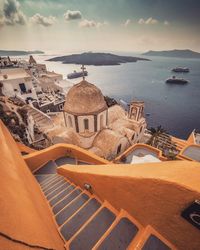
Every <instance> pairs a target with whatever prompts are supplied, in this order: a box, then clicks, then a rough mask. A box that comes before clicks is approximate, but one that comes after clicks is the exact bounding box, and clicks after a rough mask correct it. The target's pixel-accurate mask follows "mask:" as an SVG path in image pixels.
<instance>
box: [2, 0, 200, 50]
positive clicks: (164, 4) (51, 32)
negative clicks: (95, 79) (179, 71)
mask: <svg viewBox="0 0 200 250" xmlns="http://www.w3.org/2000/svg"><path fill="white" fill-rule="evenodd" d="M199 11H200V1H199V0H0V49H15V50H35V49H40V50H44V51H53V52H54V51H57V52H61V51H66V52H67V51H68V52H72V51H91V50H92V51H130V52H131V51H132V52H135V51H147V50H150V49H151V50H163V49H174V48H177V49H186V48H189V49H193V50H195V51H198V52H200V12H199Z"/></svg>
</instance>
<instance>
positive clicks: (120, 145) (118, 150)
mask: <svg viewBox="0 0 200 250" xmlns="http://www.w3.org/2000/svg"><path fill="white" fill-rule="evenodd" d="M121 149H122V144H119V146H118V148H117V155H118V154H119V153H120V152H121Z"/></svg>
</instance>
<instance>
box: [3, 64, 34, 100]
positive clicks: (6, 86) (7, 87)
mask: <svg viewBox="0 0 200 250" xmlns="http://www.w3.org/2000/svg"><path fill="white" fill-rule="evenodd" d="M0 82H1V83H2V85H3V87H2V92H3V94H4V95H6V96H8V97H14V96H17V97H19V98H21V99H23V100H24V101H26V100H27V98H31V99H35V100H37V99H38V98H37V94H36V90H35V88H34V85H33V81H32V77H31V75H30V74H28V73H27V71H26V70H25V69H23V68H6V69H0Z"/></svg>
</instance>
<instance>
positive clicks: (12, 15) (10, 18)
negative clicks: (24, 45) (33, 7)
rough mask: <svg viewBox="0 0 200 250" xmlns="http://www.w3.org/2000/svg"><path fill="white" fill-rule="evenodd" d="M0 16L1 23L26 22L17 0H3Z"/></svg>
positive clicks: (22, 23) (21, 23)
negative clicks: (0, 14)
mask: <svg viewBox="0 0 200 250" xmlns="http://www.w3.org/2000/svg"><path fill="white" fill-rule="evenodd" d="M2 16H3V17H2V18H1V17H0V19H1V21H0V22H1V24H2V25H4V24H7V25H15V24H20V25H24V24H26V15H25V14H24V13H23V12H22V11H21V10H20V4H19V2H18V1H17V0H5V1H4V5H3V12H2ZM2 20H3V21H2Z"/></svg>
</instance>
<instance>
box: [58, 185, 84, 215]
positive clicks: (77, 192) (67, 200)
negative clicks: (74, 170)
mask: <svg viewBox="0 0 200 250" xmlns="http://www.w3.org/2000/svg"><path fill="white" fill-rule="evenodd" d="M81 192H82V191H81V189H79V188H77V189H75V190H74V191H73V192H71V193H70V194H69V195H68V196H67V197H65V198H64V199H63V200H61V201H60V202H58V203H57V204H56V205H55V206H54V207H53V213H54V214H57V213H58V212H60V211H61V210H62V209H63V208H64V207H65V206H67V205H68V204H69V203H70V202H71V201H72V200H73V199H75V198H76V197H77V196H78V195H80V193H81Z"/></svg>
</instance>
